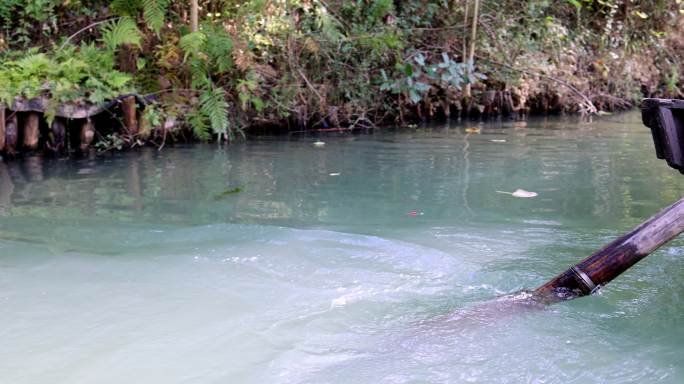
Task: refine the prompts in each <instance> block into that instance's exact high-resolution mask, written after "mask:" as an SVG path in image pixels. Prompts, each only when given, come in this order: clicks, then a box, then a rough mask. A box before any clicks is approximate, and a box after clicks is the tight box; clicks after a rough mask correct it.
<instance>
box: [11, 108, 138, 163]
mask: <svg viewBox="0 0 684 384" xmlns="http://www.w3.org/2000/svg"><path fill="white" fill-rule="evenodd" d="M35 104H36V103H34V105H33V107H32V108H31V107H27V106H26V105H28V103H17V104H15V105H14V106H13V107H16V106H18V107H17V108H13V109H7V108H6V107H5V106H4V105H2V104H0V154H1V155H5V156H10V157H11V156H17V155H21V154H25V153H31V152H36V151H43V150H44V151H47V152H52V153H55V154H59V153H64V152H70V151H72V150H80V151H82V152H85V151H87V150H88V149H89V148H91V146H92V145H93V144H94V143H95V142H96V141H97V138H98V136H99V135H98V132H97V131H96V130H95V124H94V120H95V118H96V117H97V116H98V115H101V114H103V113H104V112H109V113H110V114H112V115H114V113H113V111H114V110H113V109H109V108H104V107H102V108H92V107H91V108H85V107H84V108H68V109H66V108H61V109H60V110H59V112H61V113H58V114H57V115H56V116H55V118H54V119H53V121H52V122H51V123H50V124H47V121H46V119H45V114H44V112H45V111H44V109H43V108H41V107H40V106H38V107H36V106H35ZM110 104H118V106H117V110H120V114H121V115H122V118H123V127H121V128H120V129H116V127H114V125H115V124H113V127H108V130H112V131H114V132H117V131H118V133H120V134H126V135H131V136H134V135H137V134H138V132H139V124H138V111H137V100H136V97H135V96H128V97H124V98H122V99H120V100H116V101H115V102H113V103H110ZM43 105H44V104H43ZM27 109H28V110H27ZM41 144H42V145H41Z"/></svg>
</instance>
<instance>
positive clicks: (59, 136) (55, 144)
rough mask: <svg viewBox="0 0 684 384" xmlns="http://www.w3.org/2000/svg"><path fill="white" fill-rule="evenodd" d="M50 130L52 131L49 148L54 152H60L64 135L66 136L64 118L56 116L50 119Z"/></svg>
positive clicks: (62, 147)
mask: <svg viewBox="0 0 684 384" xmlns="http://www.w3.org/2000/svg"><path fill="white" fill-rule="evenodd" d="M50 130H51V131H52V142H51V148H52V150H53V151H55V152H60V151H61V150H62V149H64V137H65V136H66V124H64V120H62V119H61V118H58V117H56V118H55V120H53V121H52V127H50Z"/></svg>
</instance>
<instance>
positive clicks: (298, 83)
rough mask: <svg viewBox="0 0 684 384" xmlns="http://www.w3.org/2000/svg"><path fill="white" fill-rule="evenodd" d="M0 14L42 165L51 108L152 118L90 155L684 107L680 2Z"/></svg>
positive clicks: (117, 119) (114, 134) (117, 133)
mask: <svg viewBox="0 0 684 384" xmlns="http://www.w3.org/2000/svg"><path fill="white" fill-rule="evenodd" d="M10 3H11V4H10V5H8V6H7V9H4V10H0V11H4V13H3V12H0V19H2V20H0V21H2V22H3V23H4V24H3V27H2V29H1V31H2V32H1V33H2V35H1V36H0V63H1V64H2V65H0V83H1V84H3V87H1V88H0V101H2V102H4V104H5V105H7V106H11V105H13V104H14V103H15V102H16V101H17V99H19V100H28V99H31V98H35V97H42V98H45V99H47V100H50V103H49V104H48V106H49V107H50V108H46V110H45V111H44V116H43V117H44V120H45V123H44V124H43V127H44V128H43V129H42V130H41V132H44V133H45V138H44V139H43V140H42V141H40V140H39V142H40V143H45V145H43V144H39V146H42V147H47V146H48V145H50V146H51V147H53V148H54V147H55V144H54V143H52V144H50V140H52V139H51V136H50V135H51V133H50V127H51V125H52V122H53V121H54V118H55V109H56V108H57V107H58V106H59V105H63V104H65V103H66V104H69V103H72V104H73V103H76V104H79V105H82V106H83V105H101V104H103V103H105V102H107V101H108V100H112V99H114V98H116V97H118V96H120V95H121V94H125V93H131V92H134V93H138V94H141V95H145V96H149V101H150V102H149V103H146V106H145V109H144V110H143V109H142V108H141V109H139V111H138V114H137V116H136V120H137V121H138V122H139V124H138V125H136V129H131V126H130V124H127V123H126V122H124V121H121V118H122V114H121V113H119V112H118V111H113V113H112V115H113V117H114V118H113V120H112V119H110V120H111V124H109V123H108V124H103V125H100V126H98V125H97V124H95V127H94V129H93V132H92V134H91V135H90V136H92V140H91V141H90V142H89V144H88V146H89V147H90V146H97V148H98V149H99V150H113V149H119V148H125V147H131V146H139V145H153V146H156V147H158V148H162V147H164V146H165V145H166V144H167V143H168V142H173V141H197V140H199V141H207V140H214V141H215V140H220V141H223V140H226V141H230V140H234V139H237V138H239V137H240V136H242V135H243V134H244V133H245V132H256V131H264V130H267V131H269V132H280V133H285V132H292V131H307V130H320V129H326V130H329V129H351V130H354V129H372V128H376V127H382V126H387V125H412V124H416V123H418V122H425V121H439V120H442V119H446V118H485V117H494V116H504V117H507V118H512V119H524V118H525V117H526V116H529V115H534V114H580V115H583V116H591V115H594V114H599V113H604V112H609V111H614V110H622V109H628V108H633V107H636V106H637V105H638V103H639V100H640V99H641V98H643V97H655V96H658V97H671V98H676V97H682V89H684V87H683V84H684V82H683V80H682V73H684V68H683V66H682V59H681V58H682V57H684V37H683V36H682V34H681V33H679V31H681V30H682V29H684V16H683V14H684V3H683V4H679V3H681V2H650V3H648V4H639V5H635V4H632V3H631V2H629V1H604V2H575V1H567V2H553V3H540V2H538V1H504V2H499V1H475V0H469V1H451V2H445V3H438V2H432V1H420V0H409V1H388V0H373V1H365V2H361V3H352V2H347V1H336V2H330V3H326V2H318V1H307V0H298V1H292V2H287V3H280V2H271V1H256V0H251V1H246V2H239V3H235V4H233V3H226V4H223V5H221V6H219V5H217V4H214V3H212V2H203V1H200V2H199V3H198V5H199V8H197V9H195V8H193V7H192V6H191V5H192V4H193V2H191V4H186V3H184V2H183V3H182V2H175V1H163V2H162V1H145V2H142V1H130V2H120V1H115V2H112V3H111V4H110V3H109V2H101V1H81V2H73V3H64V2H57V1H52V0H50V1H48V6H46V7H45V9H44V10H43V12H35V11H32V10H31V9H29V8H27V7H26V6H25V5H23V3H21V2H16V3H14V2H10ZM193 10H196V11H198V12H199V16H198V20H197V22H193V18H192V14H193ZM16 14H22V15H23V17H22V18H17V17H14V15H16ZM8 15H12V17H10V16H8ZM5 115H6V117H7V118H8V119H9V118H11V117H12V116H13V114H12V113H11V111H10V110H7V111H6V113H5ZM19 118H20V120H21V119H22V116H19ZM76 123H77V125H78V126H80V127H83V125H84V123H85V122H84V121H78V122H76ZM18 125H20V124H19V123H18ZM46 127H47V128H46ZM67 130H68V128H67ZM18 135H19V136H21V133H18ZM78 135H80V133H78V132H75V133H74V135H72V137H76V136H78ZM52 136H53V137H54V136H60V135H59V134H57V135H55V134H54V133H53V134H52ZM17 141H18V143H21V142H22V140H21V138H18V139H17ZM86 141H87V140H86ZM80 142H82V141H80ZM80 142H79V143H80ZM79 143H74V144H75V145H76V148H78V147H79V146H80V144H79ZM29 144H31V145H29V146H28V147H31V146H32V145H33V144H32V142H31V143H29ZM29 149H32V148H29ZM58 152H59V151H58Z"/></svg>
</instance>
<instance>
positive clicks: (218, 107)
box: [200, 88, 229, 136]
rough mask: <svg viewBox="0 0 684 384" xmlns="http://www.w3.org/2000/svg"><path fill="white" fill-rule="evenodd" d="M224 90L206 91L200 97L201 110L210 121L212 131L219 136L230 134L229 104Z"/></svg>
mask: <svg viewBox="0 0 684 384" xmlns="http://www.w3.org/2000/svg"><path fill="white" fill-rule="evenodd" d="M225 97H226V95H225V91H224V90H223V88H214V89H212V90H207V91H205V92H204V93H203V94H202V95H201V96H200V110H201V111H202V113H203V114H204V115H205V116H206V117H207V118H208V119H209V123H210V125H211V130H212V131H214V133H216V134H218V135H219V136H221V135H225V134H227V133H228V123H229V122H228V103H227V102H226V100H225Z"/></svg>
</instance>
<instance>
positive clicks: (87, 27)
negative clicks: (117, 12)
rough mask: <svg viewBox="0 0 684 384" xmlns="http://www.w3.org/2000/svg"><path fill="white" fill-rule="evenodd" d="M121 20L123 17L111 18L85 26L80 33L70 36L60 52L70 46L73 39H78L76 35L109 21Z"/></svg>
mask: <svg viewBox="0 0 684 384" xmlns="http://www.w3.org/2000/svg"><path fill="white" fill-rule="evenodd" d="M119 19H121V17H112V18H110V19H104V20H100V21H96V22H94V23H92V24H90V25H87V26H85V27H83V28H81V29H79V30H78V31H76V33H74V34H73V35H71V36H69V37H68V38H67V39H66V40H65V41H64V43H62V45H61V46H60V47H59V50H62V49H64V47H66V45H67V44H69V41H70V40H71V39H73V38H74V37H76V35H78V34H80V33H81V32H83V31H86V30H88V29H90V28H92V27H94V26H97V25H100V24H104V23H106V22H109V21H112V20H119Z"/></svg>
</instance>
